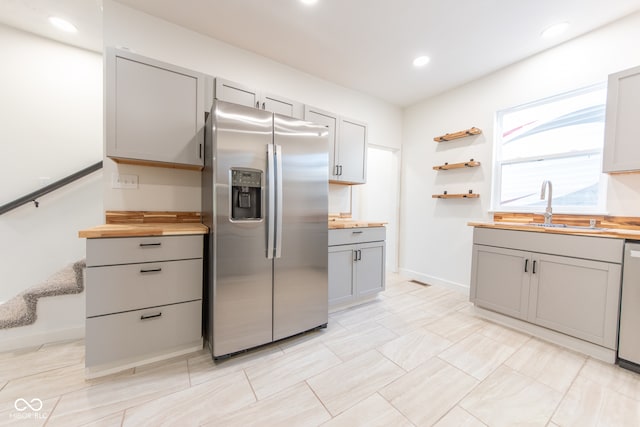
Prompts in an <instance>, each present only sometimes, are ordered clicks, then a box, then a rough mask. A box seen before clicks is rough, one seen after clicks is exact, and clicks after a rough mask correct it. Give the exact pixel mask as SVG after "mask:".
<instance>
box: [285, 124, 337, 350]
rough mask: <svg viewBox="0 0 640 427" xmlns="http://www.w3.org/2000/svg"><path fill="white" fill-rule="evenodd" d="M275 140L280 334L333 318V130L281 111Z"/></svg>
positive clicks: (293, 331) (309, 326) (299, 329)
mask: <svg viewBox="0 0 640 427" xmlns="http://www.w3.org/2000/svg"><path fill="white" fill-rule="evenodd" d="M274 144H275V145H276V147H280V148H279V149H277V150H276V151H277V152H279V153H280V154H281V157H280V159H279V160H278V161H277V162H276V165H281V170H280V171H277V173H276V176H278V177H280V176H281V181H280V185H277V186H276V188H278V187H282V193H281V194H280V197H281V201H282V203H277V204H276V216H277V217H278V216H279V218H278V219H277V220H276V224H280V223H281V226H280V227H279V228H278V227H276V235H277V237H276V242H280V246H279V247H276V252H277V253H278V254H279V255H280V257H279V258H278V257H276V259H275V260H274V286H273V292H274V294H273V339H274V340H278V339H281V338H285V337H288V336H291V335H295V334H297V333H299V332H303V331H306V330H309V329H312V328H315V327H317V326H321V325H324V324H326V323H327V320H328V278H327V258H328V253H327V247H328V202H327V198H328V180H329V176H328V162H329V154H328V153H329V139H328V131H327V128H326V127H324V126H321V125H317V124H312V123H308V122H303V121H300V120H296V119H292V118H290V117H285V116H280V115H278V114H276V115H274ZM276 167H277V166H276ZM278 206H282V209H280V210H278Z"/></svg>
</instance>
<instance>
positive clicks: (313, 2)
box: [300, 0, 318, 6]
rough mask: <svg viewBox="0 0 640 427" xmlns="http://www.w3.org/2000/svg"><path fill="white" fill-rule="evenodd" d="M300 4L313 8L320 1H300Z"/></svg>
mask: <svg viewBox="0 0 640 427" xmlns="http://www.w3.org/2000/svg"><path fill="white" fill-rule="evenodd" d="M300 2H301V3H304V4H306V5H309V6H311V5H312V4H316V3H318V0H300Z"/></svg>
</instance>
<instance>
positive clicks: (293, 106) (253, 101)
mask: <svg viewBox="0 0 640 427" xmlns="http://www.w3.org/2000/svg"><path fill="white" fill-rule="evenodd" d="M215 98H216V99H219V100H221V101H226V102H232V103H234V104H240V105H244V106H247V107H253V108H259V109H261V110H265V111H271V112H272V113H277V114H282V115H284V116H289V117H294V118H296V119H302V118H303V115H304V106H303V104H301V103H300V102H297V101H292V100H290V99H286V98H283V97H281V96H277V95H272V94H268V93H266V92H262V91H259V90H257V89H254V88H251V87H248V86H245V85H242V84H240V83H236V82H232V81H230V80H226V79H222V78H220V77H216V92H215Z"/></svg>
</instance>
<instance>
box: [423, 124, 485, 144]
mask: <svg viewBox="0 0 640 427" xmlns="http://www.w3.org/2000/svg"><path fill="white" fill-rule="evenodd" d="M481 133H482V129H478V128H476V127H472V128H469V129H466V130H461V131H459V132H454V133H447V134H445V135H441V136H436V137H435V138H433V140H434V141H435V142H446V141H451V140H452V139H458V138H464V137H466V136H472V135H480V134H481Z"/></svg>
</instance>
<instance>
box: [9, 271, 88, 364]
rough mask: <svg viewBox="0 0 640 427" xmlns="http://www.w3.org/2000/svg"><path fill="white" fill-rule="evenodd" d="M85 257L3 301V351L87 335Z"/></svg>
mask: <svg viewBox="0 0 640 427" xmlns="http://www.w3.org/2000/svg"><path fill="white" fill-rule="evenodd" d="M85 266H86V264H85V261H84V260H80V261H77V262H75V263H73V264H70V265H68V266H67V267H65V268H63V269H62V270H60V271H58V272H57V273H55V274H54V275H52V276H51V277H49V278H48V279H47V280H46V281H45V282H44V283H42V284H39V285H37V286H34V287H31V288H29V289H27V290H25V291H24V292H21V293H20V294H18V295H16V296H15V297H13V298H12V299H10V300H9V301H7V302H5V303H4V304H2V305H0V351H8V350H15V349H18V348H24V347H33V346H39V345H42V344H45V343H49V342H54V341H63V340H69V339H77V338H82V337H84V318H85V306H84V295H82V294H81V293H82V292H83V291H84V280H83V277H84V268H85Z"/></svg>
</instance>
